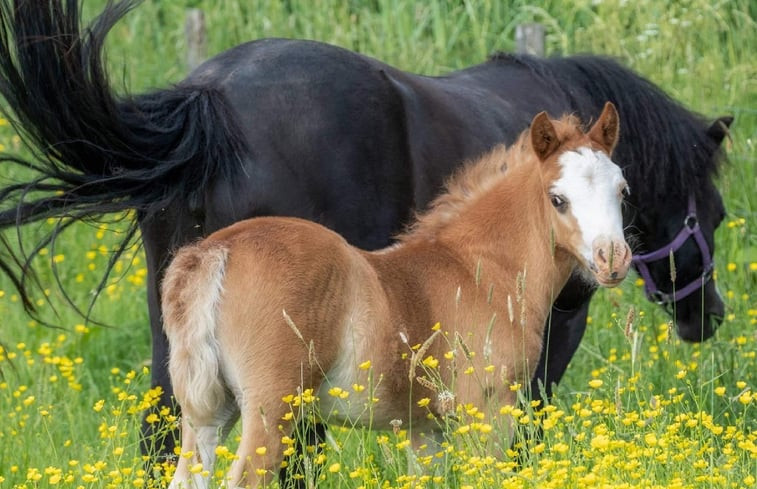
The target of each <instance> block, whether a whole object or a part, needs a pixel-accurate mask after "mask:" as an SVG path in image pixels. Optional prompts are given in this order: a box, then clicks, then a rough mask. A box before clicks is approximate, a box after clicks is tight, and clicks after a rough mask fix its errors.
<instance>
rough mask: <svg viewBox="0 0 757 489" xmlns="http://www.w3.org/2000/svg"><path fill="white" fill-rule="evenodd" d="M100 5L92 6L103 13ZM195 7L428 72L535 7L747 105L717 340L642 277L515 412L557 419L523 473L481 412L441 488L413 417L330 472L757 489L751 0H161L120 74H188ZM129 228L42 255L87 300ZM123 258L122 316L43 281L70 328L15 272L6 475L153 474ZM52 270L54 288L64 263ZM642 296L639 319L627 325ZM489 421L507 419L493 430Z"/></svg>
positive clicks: (476, 56) (756, 94) (142, 366)
mask: <svg viewBox="0 0 757 489" xmlns="http://www.w3.org/2000/svg"><path fill="white" fill-rule="evenodd" d="M102 3H103V2H102V1H92V2H85V11H86V12H87V14H88V16H91V15H93V14H94V13H96V12H97V11H98V10H99V9H100V7H101V5H102ZM187 6H191V7H202V8H203V9H204V10H205V12H206V17H207V18H206V20H207V24H208V27H209V50H210V53H211V54H213V53H217V52H220V51H221V50H223V49H225V48H228V47H230V46H232V45H234V44H237V43H239V42H243V41H246V40H251V39H256V38H259V37H305V38H311V39H317V40H321V41H326V42H331V43H334V44H338V45H341V46H344V47H346V48H349V49H353V50H357V51H359V52H362V53H365V54H368V55H371V56H375V57H376V58H379V59H381V60H383V61H386V62H388V63H390V64H393V65H396V66H398V67H400V68H403V69H406V70H410V71H415V72H421V73H425V74H439V73H444V72H445V71H449V70H452V69H457V68H462V67H465V66H469V65H471V64H475V63H478V62H481V61H483V60H484V59H485V57H486V56H487V55H488V54H489V53H491V52H493V51H496V50H510V49H513V47H514V43H513V39H514V29H515V25H517V24H519V23H523V22H533V21H537V22H541V23H543V24H545V25H546V26H547V32H548V35H547V51H548V53H549V54H556V53H564V54H570V53H577V52H595V53H604V54H610V55H614V56H617V57H619V58H620V59H621V60H622V61H623V62H624V63H625V64H627V65H628V66H630V67H632V68H634V69H636V70H637V71H639V72H640V73H642V74H643V75H644V76H646V77H648V78H649V79H650V80H652V81H653V82H655V83H657V84H658V85H660V86H662V87H663V88H664V89H665V90H667V91H668V93H670V94H671V95H672V96H673V97H675V98H676V99H678V100H680V101H681V102H683V103H684V104H686V105H687V106H688V107H690V108H692V109H693V110H696V111H699V112H701V113H703V114H707V115H708V116H711V117H715V116H719V115H723V114H732V115H734V116H735V121H734V124H733V127H732V134H731V138H730V140H729V141H727V142H726V146H727V150H728V155H729V160H730V163H729V164H728V165H727V166H726V167H725V168H724V169H723V171H722V174H721V177H720V179H719V181H718V186H719V188H720V190H721V192H722V194H723V196H724V199H725V202H726V207H727V209H728V211H729V216H728V217H727V219H726V221H725V222H724V224H723V225H722V226H721V228H720V229H719V230H718V232H717V244H718V246H717V252H716V260H717V265H718V266H717V281H718V284H719V287H720V289H721V291H722V292H723V294H724V295H725V298H726V303H727V318H726V320H725V323H724V325H723V326H722V327H721V329H720V330H719V331H718V333H717V334H716V336H715V337H714V338H713V339H711V340H710V341H708V342H706V343H704V344H701V345H690V344H684V343H682V342H681V341H680V340H678V339H677V338H675V335H674V334H671V333H670V331H669V328H668V316H667V315H666V314H665V313H664V312H663V311H662V310H661V309H660V308H658V307H657V306H655V305H653V304H650V303H648V302H647V301H646V300H645V299H644V298H643V294H642V293H641V290H640V287H639V286H638V285H637V284H635V283H634V280H633V278H631V279H630V280H628V281H627V283H626V284H625V285H624V286H623V287H622V288H620V289H617V290H614V291H601V292H600V293H598V294H597V296H596V298H595V300H594V302H593V303H592V310H591V324H590V325H589V327H588V329H587V333H586V337H585V339H584V341H583V343H582V345H581V348H580V349H579V351H578V353H577V355H576V357H575V358H574V360H573V362H572V364H571V366H570V368H569V370H568V372H567V375H566V378H565V379H564V381H563V383H562V384H561V385H560V386H559V388H558V390H557V395H556V398H555V400H554V403H553V406H551V407H547V408H544V407H543V406H536V407H533V408H529V409H524V412H523V413H516V414H517V416H516V418H517V419H519V420H520V421H519V425H520V426H521V427H522V428H521V429H522V430H525V431H528V430H530V429H533V427H534V425H535V424H541V426H542V427H543V428H544V429H545V436H544V438H543V439H542V440H541V441H539V442H530V443H531V446H528V447H527V448H528V452H529V453H530V454H531V456H530V457H528V458H527V459H526V461H525V467H524V468H523V469H522V470H521V471H520V472H519V473H513V472H512V471H511V468H512V463H511V462H512V461H511V458H510V457H509V456H508V455H507V454H501V453H494V452H492V451H490V450H489V449H488V448H487V446H488V445H487V443H483V442H482V441H481V440H482V437H484V438H487V439H489V440H492V439H496V438H497V437H499V436H501V435H502V433H501V431H500V430H499V428H498V421H497V420H495V419H492V418H488V417H487V418H486V419H484V420H481V419H479V418H478V416H479V415H478V414H477V413H476V412H475V411H473V410H468V412H461V413H459V419H458V420H457V421H454V422H453V421H450V420H447V422H449V423H451V425H450V427H449V430H448V437H447V441H448V442H449V450H450V453H449V454H448V455H447V456H446V458H444V460H443V462H442V463H441V467H442V468H443V471H442V474H443V475H442V476H440V477H442V479H441V482H440V481H439V480H435V479H433V478H429V479H428V480H426V479H421V478H420V476H418V477H416V478H415V479H414V478H413V476H409V475H408V474H407V464H406V462H405V448H404V444H403V437H404V436H405V433H404V432H403V431H400V432H399V433H397V434H395V433H393V432H391V431H383V432H367V431H363V430H354V429H349V428H339V427H337V428H335V429H334V430H332V432H333V433H334V436H333V438H330V440H329V442H328V444H327V448H326V451H325V458H324V460H322V461H321V462H322V465H324V467H326V470H325V471H324V474H325V478H326V481H325V482H324V483H323V484H322V486H325V487H359V486H361V485H362V486H364V487H379V486H381V487H409V486H410V485H411V484H412V483H416V487H421V486H424V487H605V486H610V485H611V486H614V487H629V488H630V487H703V488H704V487H723V488H731V487H736V488H737V487H745V488H746V487H750V486H753V485H754V483H755V478H757V414H756V411H755V408H756V407H757V394H755V389H757V353H756V352H757V334H756V330H757V328H756V325H757V306H756V305H755V304H757V300H756V298H755V296H756V295H757V294H756V293H755V284H757V249H756V245H757V232H756V231H755V206H757V199H756V198H755V188H757V175H756V174H755V162H756V161H757V148H756V147H755V146H756V145H757V64H755V63H754V53H755V52H757V28H756V27H757V25H756V23H755V15H756V14H757V10H756V9H757V7H755V4H754V2H750V1H748V0H733V1H720V2H710V1H705V0H690V1H686V2H677V1H652V0H646V1H636V2H634V1H620V0H617V1H606V0H605V1H590V0H586V1H575V2H560V1H545V2H542V3H540V4H539V5H530V4H528V3H527V2H521V1H496V0H491V1H487V0H481V1H477V2H473V1H442V0H432V1H429V2H424V3H420V2H410V1H403V0H348V1H337V0H314V1H306V0H289V1H262V0H261V1H253V2H239V1H237V0H234V1H230V0H220V1H218V2H209V1H201V0H195V1H189V0H187V1H185V2H180V1H177V2H159V1H156V0H150V1H146V2H144V3H143V4H142V5H141V6H140V7H138V8H137V9H136V10H135V11H133V12H132V13H131V14H130V15H129V16H128V17H127V18H126V19H125V20H124V21H123V22H121V23H119V24H118V25H117V26H116V27H115V29H114V31H113V33H112V36H111V39H110V42H109V44H108V52H109V63H110V66H111V68H112V72H111V73H112V82H113V84H114V86H116V87H117V88H119V89H120V90H129V91H132V92H139V91H142V90H145V89H147V88H150V87H163V86H166V85H167V84H169V83H172V82H176V81H179V80H180V79H181V78H182V77H183V76H184V74H185V72H186V68H185V66H184V54H183V53H184V38H183V19H184V11H185V8H186V7H187ZM18 144H19V143H18V141H17V138H15V137H14V134H13V133H12V131H11V129H10V127H9V126H7V125H4V126H0V145H2V146H3V147H4V148H5V149H8V150H16V149H18ZM2 171H5V169H3V170H2ZM10 176H11V175H8V174H7V173H2V174H0V177H2V178H8V177H10ZM50 225H51V224H49V223H40V224H39V225H37V226H31V227H29V228H26V229H24V230H23V231H22V232H23V233H24V234H25V235H28V236H32V235H33V234H34V233H35V232H39V230H40V227H41V228H44V227H45V226H50ZM118 229H119V226H118V224H114V225H110V226H106V227H104V228H100V227H98V225H96V224H95V225H85V224H83V225H79V226H76V227H75V229H74V231H73V232H72V233H70V235H69V236H66V237H65V238H64V239H63V240H61V242H60V243H59V244H58V247H57V248H56V249H55V250H49V251H48V253H47V255H45V256H42V257H40V258H38V260H39V264H40V265H41V266H44V265H45V263H47V262H49V261H50V259H51V258H54V261H56V262H57V264H56V266H57V267H58V268H59V270H60V272H61V275H62V277H63V282H64V284H65V285H66V287H67V288H68V289H69V290H71V291H73V297H74V299H75V301H76V303H77V304H79V305H80V306H82V307H86V305H87V303H88V300H89V298H90V297H91V290H92V289H93V288H94V287H95V285H96V284H97V280H98V279H99V277H100V274H101V272H102V270H103V267H104V265H105V263H106V261H107V259H108V255H109V253H110V250H111V248H112V246H113V243H114V242H115V241H116V239H117V237H118V234H117V232H118V231H117V230H118ZM118 266H119V267H120V273H118V274H116V275H114V276H113V277H112V279H111V282H110V283H109V288H108V289H107V290H106V292H104V293H103V295H102V297H101V298H100V300H99V301H98V302H97V305H96V307H95V311H94V317H95V318H97V319H99V320H101V321H103V322H105V323H107V324H110V325H112V326H110V327H101V326H97V325H94V324H87V325H84V324H82V320H81V318H80V317H78V316H76V315H75V314H74V313H73V312H72V311H71V308H70V307H68V306H67V305H66V304H65V302H64V301H63V300H62V299H61V297H60V294H59V293H58V292H57V291H56V289H55V287H53V286H52V285H50V287H49V291H48V293H49V299H50V304H48V303H47V301H45V300H44V299H43V298H42V294H43V292H39V293H38V294H37V295H38V297H35V300H38V302H39V304H40V308H41V311H42V312H43V314H44V316H45V318H47V319H48V320H50V321H51V322H54V323H55V324H57V325H59V326H60V327H61V328H59V329H53V328H47V327H43V326H41V325H39V324H37V323H35V322H33V321H30V319H29V318H28V317H27V316H26V315H25V314H24V312H23V310H22V308H21V306H20V304H19V302H18V299H17V298H16V297H15V296H14V295H13V291H12V288H11V287H10V285H9V284H8V283H7V282H0V290H1V291H2V292H0V317H2V329H1V330H0V338H1V339H2V340H3V342H4V349H3V350H2V354H0V368H2V372H3V378H2V379H0V487H27V488H32V487H48V486H63V487H79V486H81V487H86V488H89V487H93V488H100V487H103V488H104V487H139V486H140V484H143V485H147V484H148V478H147V477H146V474H144V473H143V471H142V460H141V459H140V458H139V450H138V432H139V423H140V419H141V415H142V413H143V412H144V410H145V408H146V407H147V406H149V405H150V402H151V397H150V396H149V394H148V395H146V394H145V393H146V391H147V387H148V385H149V382H148V379H149V373H148V372H149V364H148V360H149V358H150V357H149V331H148V318H147V308H146V301H145V297H144V296H145V291H144V273H145V269H144V258H143V256H142V254H141V250H139V249H134V250H132V253H131V255H130V256H128V257H125V258H124V259H123V260H122V262H121V263H120V265H118ZM42 276H43V277H44V278H45V280H46V283H50V284H52V283H53V282H51V281H50V278H51V274H50V273H49V271H48V272H44V273H43V275H42ZM53 307H54V309H55V312H54V311H53ZM631 307H633V308H634V310H635V320H634V326H633V332H632V333H630V334H626V332H625V330H626V318H627V314H628V311H629V309H630V308H631ZM599 381H601V382H599ZM145 396H146V397H145ZM99 401H103V402H102V403H100V402H99ZM510 414H512V413H510ZM535 420H538V421H535ZM499 422H501V415H500V418H499ZM452 424H454V425H452ZM484 425H491V426H492V427H493V431H492V432H491V433H487V430H488V428H487V427H486V426H484ZM385 428H386V429H387V430H388V429H389V427H385ZM233 443H234V442H233V440H231V441H230V446H231V445H233ZM487 457H496V460H493V459H488V458H487ZM225 458H226V457H224V456H223V455H222V456H221V459H225ZM227 463H228V462H227V461H225V462H222V464H221V465H222V466H225V465H224V464H227ZM337 464H338V465H337ZM329 469H330V470H329ZM440 470H441V469H440ZM384 481H385V482H384Z"/></svg>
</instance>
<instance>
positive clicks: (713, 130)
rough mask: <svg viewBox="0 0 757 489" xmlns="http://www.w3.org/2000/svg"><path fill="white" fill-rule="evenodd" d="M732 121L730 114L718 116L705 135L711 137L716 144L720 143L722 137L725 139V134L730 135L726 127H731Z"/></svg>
mask: <svg viewBox="0 0 757 489" xmlns="http://www.w3.org/2000/svg"><path fill="white" fill-rule="evenodd" d="M732 122H733V117H732V116H730V115H724V116H722V117H718V118H717V119H715V121H714V122H713V123H712V125H711V126H710V127H709V128H708V129H707V135H708V136H710V138H712V140H713V141H715V142H716V143H717V144H720V143H722V142H723V139H725V137H726V136H729V135H730V132H729V131H728V128H730V127H731V123H732Z"/></svg>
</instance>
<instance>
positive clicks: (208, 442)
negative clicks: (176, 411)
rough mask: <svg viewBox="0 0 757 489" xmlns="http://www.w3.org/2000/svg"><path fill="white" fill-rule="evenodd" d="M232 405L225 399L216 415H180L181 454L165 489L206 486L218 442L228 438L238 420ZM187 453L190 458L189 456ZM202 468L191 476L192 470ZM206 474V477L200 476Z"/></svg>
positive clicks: (198, 488) (211, 471)
mask: <svg viewBox="0 0 757 489" xmlns="http://www.w3.org/2000/svg"><path fill="white" fill-rule="evenodd" d="M238 415H239V411H238V409H237V407H236V404H234V403H233V402H231V401H230V400H228V401H227V402H226V404H225V405H224V406H223V407H222V409H221V410H220V412H218V413H213V414H211V415H210V416H208V417H204V416H203V417H199V416H198V417H195V418H193V417H190V414H189V413H186V412H185V414H184V417H183V418H182V423H181V431H182V438H181V455H180V457H179V462H178V464H177V466H176V472H175V473H174V477H173V480H172V481H171V485H170V486H169V489H190V488H193V489H195V488H196V489H204V488H207V487H208V485H209V480H210V474H212V473H213V466H214V465H215V461H216V447H217V446H218V443H219V439H222V438H225V437H226V435H228V433H229V431H230V430H231V428H232V427H233V426H234V423H235V422H236V420H237V419H238V417H239V416H238ZM190 454H191V455H190ZM198 463H199V464H201V467H202V469H201V470H200V471H199V472H197V471H194V472H195V473H192V472H193V471H192V470H191V468H192V467H194V466H196V465H197V464H198ZM204 474H206V475H204Z"/></svg>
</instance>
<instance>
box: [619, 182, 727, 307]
mask: <svg viewBox="0 0 757 489" xmlns="http://www.w3.org/2000/svg"><path fill="white" fill-rule="evenodd" d="M691 236H694V241H695V242H696V243H697V245H698V246H699V252H700V253H701V255H702V265H703V269H704V271H703V272H702V275H701V276H699V277H698V278H696V279H694V280H692V281H691V282H690V283H689V284H687V285H686V286H684V287H683V288H681V289H679V290H673V292H672V293H666V292H662V291H661V290H659V289H658V288H657V284H656V283H655V281H654V279H653V278H652V275H651V274H650V273H649V268H648V267H647V265H648V264H649V263H652V262H655V261H658V260H662V259H665V258H669V257H670V255H671V254H672V253H675V252H676V251H678V250H679V249H680V248H681V246H683V244H684V243H685V242H686V241H687V240H688V239H689V238H690V237H691ZM631 263H632V264H633V265H634V267H636V270H637V271H638V272H639V274H640V275H641V276H642V278H643V279H644V289H645V290H646V293H647V298H648V299H649V300H650V301H653V302H656V303H658V304H672V303H674V302H676V301H679V300H681V299H683V298H684V297H688V296H689V295H691V294H692V293H693V292H695V291H697V290H699V289H700V288H701V287H703V286H704V284H706V283H707V282H708V281H709V280H710V279H711V278H712V270H713V268H714V262H713V260H712V255H711V254H710V248H709V247H708V246H707V241H706V240H705V239H704V235H702V230H701V228H700V227H699V220H698V219H697V209H696V203H695V202H694V197H693V196H691V195H690V196H689V209H688V213H687V214H686V218H685V219H684V220H683V228H682V229H681V230H680V231H679V232H678V235H677V236H676V237H675V238H674V239H673V241H671V242H670V243H668V244H667V245H665V246H663V247H661V248H659V249H657V250H655V251H652V252H650V253H646V254H644V255H635V256H634V257H633V258H632V259H631Z"/></svg>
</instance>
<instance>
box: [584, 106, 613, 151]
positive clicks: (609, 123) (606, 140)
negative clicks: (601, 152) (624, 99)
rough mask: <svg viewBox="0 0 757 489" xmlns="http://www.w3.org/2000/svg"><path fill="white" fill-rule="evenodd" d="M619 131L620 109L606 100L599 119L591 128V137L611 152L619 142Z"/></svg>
mask: <svg viewBox="0 0 757 489" xmlns="http://www.w3.org/2000/svg"><path fill="white" fill-rule="evenodd" d="M619 131H620V118H619V117H618V110H617V109H616V108H615V105H613V103H612V102H606V103H605V108H604V109H602V114H601V115H600V116H599V119H597V122H595V123H594V125H593V126H591V129H589V133H588V134H589V138H590V139H591V140H592V141H594V142H596V143H598V144H600V145H601V146H602V147H603V148H604V149H605V150H607V153H608V154H610V153H612V150H613V149H615V145H616V144H617V142H618V132H619Z"/></svg>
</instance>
